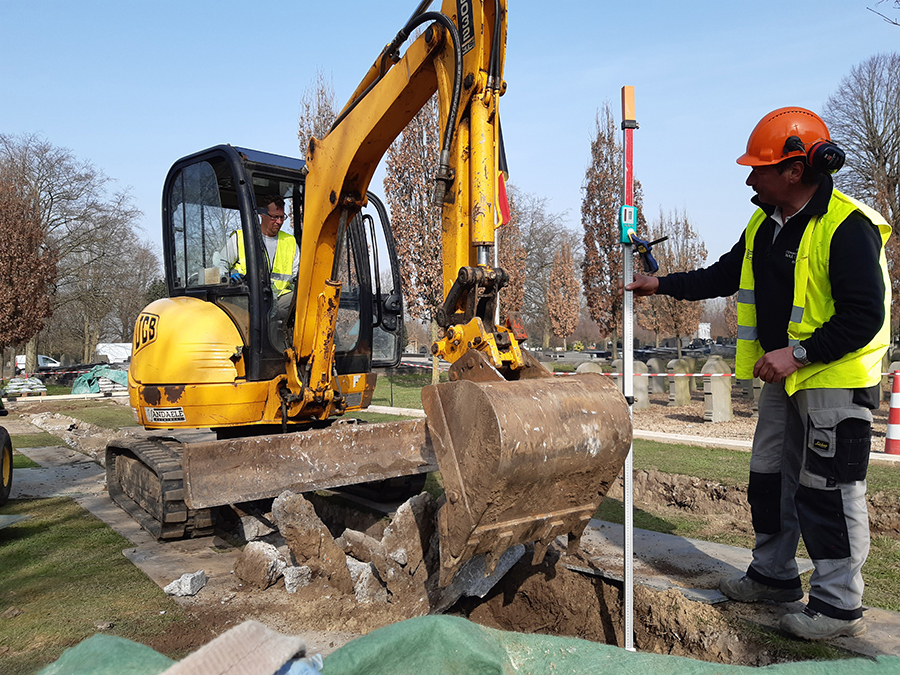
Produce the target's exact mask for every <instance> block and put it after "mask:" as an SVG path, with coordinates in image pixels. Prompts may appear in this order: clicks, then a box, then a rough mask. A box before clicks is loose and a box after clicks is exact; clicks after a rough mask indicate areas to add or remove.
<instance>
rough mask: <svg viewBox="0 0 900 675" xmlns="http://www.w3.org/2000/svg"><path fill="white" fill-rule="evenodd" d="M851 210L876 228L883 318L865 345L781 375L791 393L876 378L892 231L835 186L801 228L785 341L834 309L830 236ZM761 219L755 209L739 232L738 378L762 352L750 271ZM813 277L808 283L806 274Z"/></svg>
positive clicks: (795, 339) (749, 373)
mask: <svg viewBox="0 0 900 675" xmlns="http://www.w3.org/2000/svg"><path fill="white" fill-rule="evenodd" d="M854 211H859V212H861V213H862V214H863V215H864V216H866V218H868V219H869V220H871V221H872V223H874V224H875V225H876V226H877V227H878V230H879V233H880V234H881V242H882V247H881V253H880V255H879V264H880V266H881V272H882V277H883V279H884V288H885V319H884V322H883V323H882V325H881V328H880V329H879V331H878V333H877V334H876V335H875V337H874V338H872V340H871V341H870V342H869V344H867V345H866V346H865V347H863V348H861V349H858V350H856V351H854V352H850V353H849V354H845V355H844V356H843V357H841V358H840V359H838V360H837V361H832V362H831V363H811V364H810V365H808V366H804V367H803V368H800V370H798V371H796V372H794V373H792V374H791V375H789V376H788V378H787V380H786V381H785V390H786V391H787V393H788V395H792V394H793V393H794V392H796V391H797V390H799V389H815V388H824V389H835V388H846V389H855V388H859V387H868V386H872V385H873V384H877V383H878V382H879V381H880V379H881V358H882V356H883V355H884V353H885V351H886V349H887V346H888V342H889V339H890V316H891V291H890V289H891V285H890V279H889V278H888V271H887V261H886V259H885V255H884V243H885V242H886V241H887V239H888V236H890V233H891V227H890V225H888V223H887V221H885V219H884V218H883V217H882V216H881V215H880V214H879V213H878V212H876V211H874V210H873V209H871V208H869V207H868V206H866V205H865V204H863V203H861V202H858V201H856V200H855V199H852V198H850V197H847V196H846V195H844V194H842V193H840V192H839V191H837V190H834V191H832V195H831V200H830V201H829V203H828V211H827V213H825V214H824V215H823V216H820V217H814V218H811V219H810V221H809V223H808V224H807V226H806V229H805V231H804V232H803V237H802V238H801V240H800V246H799V248H798V251H797V260H796V263H795V266H794V297H793V306H792V308H791V317H790V322H789V323H788V344H789V345H796V344H798V343H799V342H800V341H801V340H805V339H807V338H808V337H810V336H811V335H812V334H813V332H814V331H815V330H816V329H817V328H819V327H820V326H822V325H823V324H824V323H825V322H826V321H828V319H830V318H831V317H832V316H833V315H834V299H833V298H832V297H831V281H830V277H829V274H828V267H829V260H830V255H831V238H832V237H833V236H834V232H835V230H837V228H838V226H839V225H840V224H841V223H843V222H844V220H846V219H847V217H848V216H849V215H850V214H851V213H853V212H854ZM765 219H766V214H765V213H764V212H763V211H762V209H758V210H757V211H756V212H755V213H754V214H753V217H752V218H750V223H749V224H748V225H747V229H746V231H745V233H744V244H745V247H746V248H745V252H744V260H743V263H742V266H741V283H740V290H739V291H738V305H737V314H738V342H737V356H736V360H735V373H736V375H737V377H738V378H739V379H747V380H749V379H752V378H753V367H754V366H755V365H756V362H757V361H758V360H759V359H760V358H761V357H762V356H763V353H764V352H763V349H762V347H761V346H760V344H759V339H758V335H757V331H756V303H755V290H754V289H755V279H754V276H753V242H754V240H755V238H756V234H757V232H758V231H759V227H760V225H761V224H762V223H763V221H764V220H765ZM810 279H814V280H815V282H814V283H812V284H810V283H809V280H810Z"/></svg>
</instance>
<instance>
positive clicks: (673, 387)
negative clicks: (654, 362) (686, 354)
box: [666, 359, 691, 407]
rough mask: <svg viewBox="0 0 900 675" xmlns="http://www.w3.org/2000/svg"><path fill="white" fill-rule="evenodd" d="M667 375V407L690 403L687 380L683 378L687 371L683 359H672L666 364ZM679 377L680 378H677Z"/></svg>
mask: <svg viewBox="0 0 900 675" xmlns="http://www.w3.org/2000/svg"><path fill="white" fill-rule="evenodd" d="M666 370H667V371H668V373H669V406H673V407H674V406H682V405H688V404H689V403H690V402H691V391H690V384H689V383H688V380H689V379H691V378H688V377H684V374H685V373H688V372H690V371H689V370H688V366H687V363H685V362H684V359H672V360H671V361H669V363H667V364H666ZM679 375H680V377H679Z"/></svg>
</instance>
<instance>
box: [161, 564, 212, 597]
mask: <svg viewBox="0 0 900 675" xmlns="http://www.w3.org/2000/svg"><path fill="white" fill-rule="evenodd" d="M206 581H207V579H206V572H204V571H203V570H198V571H196V572H194V573H193V574H190V573H188V574H182V575H181V576H180V577H179V578H178V579H176V580H175V581H173V582H172V583H170V584H169V585H168V586H166V587H165V588H164V589H163V591H165V593H167V594H168V595H174V596H177V597H185V596H189V595H197V593H199V592H200V589H202V588H203V587H204V586H206Z"/></svg>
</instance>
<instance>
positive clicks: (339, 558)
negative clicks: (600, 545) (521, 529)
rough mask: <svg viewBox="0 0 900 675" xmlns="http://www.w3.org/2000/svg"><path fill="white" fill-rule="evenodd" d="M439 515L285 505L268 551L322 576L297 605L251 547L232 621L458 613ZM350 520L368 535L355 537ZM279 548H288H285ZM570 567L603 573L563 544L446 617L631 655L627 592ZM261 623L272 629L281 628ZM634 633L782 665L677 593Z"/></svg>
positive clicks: (363, 620)
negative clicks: (443, 590) (444, 593)
mask: <svg viewBox="0 0 900 675" xmlns="http://www.w3.org/2000/svg"><path fill="white" fill-rule="evenodd" d="M637 484H638V485H639V486H640V491H641V493H642V494H643V493H645V494H646V495H648V496H649V495H654V494H655V495H657V496H660V495H662V496H663V498H664V499H665V500H667V501H669V502H671V503H672V504H676V505H678V508H690V509H691V510H695V511H696V510H700V511H703V510H704V509H706V508H712V506H710V505H711V504H718V508H722V506H723V505H725V506H726V508H727V509H728V510H730V512H731V513H730V515H729V516H727V517H729V518H730V519H731V520H734V521H739V520H740V519H741V518H742V516H741V515H740V513H741V508H742V507H741V506H740V500H741V495H740V491H739V490H735V489H731V488H723V486H721V485H717V484H712V483H709V484H706V483H703V482H700V481H691V480H689V479H688V480H683V477H680V476H676V477H667V476H666V475H665V474H660V473H659V472H644V474H643V475H642V477H641V479H640V480H639V481H637ZM307 497H310V498H309V499H307ZM436 513H437V506H436V504H435V502H434V500H433V499H432V498H431V497H430V495H428V494H427V493H423V494H421V495H418V496H416V497H414V498H413V499H411V500H409V501H408V502H406V503H404V504H403V505H401V506H400V507H399V508H398V510H397V512H396V515H395V516H394V517H393V518H392V519H391V521H390V522H387V521H385V520H384V519H378V518H377V517H375V516H371V515H366V514H362V513H361V512H360V511H358V510H355V509H354V508H353V507H352V506H350V505H347V504H345V503H342V502H341V501H340V500H334V499H329V498H323V497H321V496H318V495H307V496H302V495H299V494H294V493H285V494H283V495H282V496H280V497H279V498H278V499H276V500H275V503H274V504H273V505H272V512H271V514H268V515H270V517H271V521H272V522H274V523H276V524H277V526H278V528H279V530H280V534H274V535H273V534H270V535H267V536H266V537H263V539H267V540H269V541H270V542H274V543H273V544H272V545H271V546H270V547H269V549H270V550H269V552H270V553H272V555H275V554H279V555H282V556H284V557H285V560H284V563H283V565H282V569H283V570H290V569H292V566H296V567H298V568H299V569H304V568H306V569H308V570H310V571H311V574H309V575H308V576H307V578H306V580H305V584H304V586H303V587H302V588H300V589H295V591H294V593H293V594H292V595H289V594H288V593H286V592H285V586H284V584H282V583H281V582H278V583H275V584H274V585H271V576H270V575H271V572H272V570H273V563H272V557H271V556H268V557H267V556H263V555H260V553H259V551H258V550H257V548H258V547H257V546H255V545H248V546H246V547H245V551H249V553H245V558H246V560H245V558H242V560H241V564H239V565H238V566H236V568H235V573H236V575H237V576H238V577H239V580H240V581H241V582H242V583H243V584H244V586H243V587H239V588H238V589H237V594H236V597H234V599H233V600H231V601H230V602H231V603H232V609H233V610H234V609H237V608H238V607H242V608H244V609H246V608H248V607H249V606H250V604H248V600H249V599H250V598H255V599H256V600H255V602H256V604H257V608H258V607H259V606H260V605H261V604H262V601H263V598H264V597H265V598H268V599H269V600H270V604H267V605H266V607H265V608H266V611H268V612H271V611H272V609H273V608H274V607H278V608H279V609H280V612H281V617H280V621H281V622H286V623H284V624H282V625H287V626H292V625H296V624H297V623H300V625H302V630H303V631H309V630H311V629H316V630H334V629H336V628H337V629H340V630H351V631H355V632H358V633H366V632H369V631H370V630H374V629H375V628H378V627H381V626H383V625H387V624H390V623H394V622H396V621H401V620H403V619H407V618H411V617H413V616H420V615H423V614H427V613H429V612H433V611H435V608H440V610H439V611H442V610H443V608H444V605H446V604H447V603H444V605H442V604H441V597H440V594H439V593H438V589H437V588H436V581H437V571H438V560H437V554H438V548H437V536H436V532H435V523H436ZM347 520H352V521H354V524H355V525H356V527H358V528H360V529H352V528H348V527H346V526H345V524H346V522H347ZM278 541H281V546H276V545H275V544H277V543H278ZM273 552H275V553H273ZM569 565H571V566H575V567H581V568H585V567H587V568H590V567H591V566H592V565H591V561H590V559H589V558H588V556H587V555H586V554H585V553H583V552H581V551H579V552H578V553H577V554H576V555H574V556H568V555H567V554H566V552H565V548H564V546H563V542H562V541H561V540H560V541H558V542H555V543H553V544H552V545H551V547H550V548H549V550H548V553H547V555H546V557H545V559H544V561H543V562H542V563H541V564H540V565H538V566H533V565H532V564H531V551H529V552H527V553H526V554H525V555H524V556H521V558H520V559H519V560H518V562H516V563H515V564H513V565H512V567H511V569H510V570H509V571H508V572H507V573H506V574H505V575H504V576H502V578H500V579H499V581H498V582H497V583H496V585H495V586H494V587H493V588H492V589H490V590H489V591H488V592H487V593H486V595H485V596H484V597H483V598H480V597H462V598H461V599H459V601H458V602H455V604H452V605H447V609H446V611H447V613H451V614H458V615H462V616H465V617H467V618H469V619H470V620H472V621H475V622H477V623H480V624H483V625H486V626H491V627H494V628H500V629H503V630H512V631H518V632H523V633H542V634H548V635H564V636H572V637H579V638H584V639H588V640H592V641H596V642H602V643H606V644H616V645H619V646H623V645H624V636H623V633H622V631H623V621H622V612H623V607H622V602H623V600H622V590H621V586H620V585H616V584H614V583H611V582H609V581H607V580H604V579H601V578H599V577H596V576H591V575H586V574H582V573H579V572H576V571H573V570H570V569H569V567H568V566H569ZM284 574H285V576H286V577H287V572H284ZM259 579H263V580H264V581H263V582H260V581H259ZM285 580H286V581H288V580H287V578H286V579H285ZM270 585H271V587H268V586H270ZM266 587H268V590H264V591H263V590H260V589H263V588H266ZM453 600H454V601H455V598H454V599H453ZM232 616H233V614H232ZM244 616H245V618H246V617H251V616H260V615H259V614H258V613H245V614H244ZM261 618H263V619H266V620H267V621H268V623H269V625H272V623H273V622H272V620H271V616H269V617H268V618H267V617H265V616H263V617H261ZM634 624H635V646H636V647H637V648H638V649H640V650H641V651H649V652H656V653H661V654H674V655H680V656H689V657H692V658H697V659H702V660H705V661H711V662H716V663H731V664H744V665H767V664H768V663H772V662H774V661H775V659H774V657H772V656H771V655H770V654H769V652H768V651H767V649H766V647H765V645H764V644H761V643H760V642H759V641H758V640H756V639H755V638H748V637H747V635H745V634H744V631H743V630H742V628H741V624H740V622H736V621H735V619H734V617H733V615H732V614H730V613H729V610H728V607H727V606H709V605H705V604H702V603H697V602H692V601H690V600H688V599H686V598H685V597H684V596H682V595H681V594H680V593H678V592H677V591H674V590H670V591H666V592H658V591H654V590H650V589H647V588H644V587H641V586H638V587H636V589H635V622H634ZM275 625H278V624H277V623H276V624H275Z"/></svg>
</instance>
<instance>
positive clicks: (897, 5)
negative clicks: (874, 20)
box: [866, 0, 900, 26]
mask: <svg viewBox="0 0 900 675" xmlns="http://www.w3.org/2000/svg"><path fill="white" fill-rule="evenodd" d="M886 2H887V0H878V2H876V3H875V4H876V5H883V4H885V3H886ZM893 5H894V11H895V12H900V0H894V2H893ZM866 9H868V10H869V11H870V12H874V13H875V14H877V15H878V16H880V17H881V18H882V19H884V20H885V21H887V22H888V23H889V24H891V25H893V26H900V20H898V19H893V18H891V17H889V16H887V15H886V14H882V13H881V12H879V11H878V10H877V9H875V8H873V7H866Z"/></svg>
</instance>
